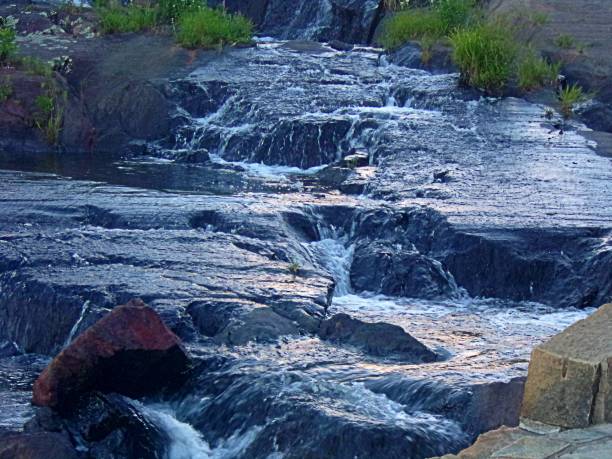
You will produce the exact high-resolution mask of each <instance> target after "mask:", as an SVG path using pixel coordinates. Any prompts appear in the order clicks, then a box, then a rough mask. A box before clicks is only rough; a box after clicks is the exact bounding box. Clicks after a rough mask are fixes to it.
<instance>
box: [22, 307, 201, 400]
mask: <svg viewBox="0 0 612 459" xmlns="http://www.w3.org/2000/svg"><path fill="white" fill-rule="evenodd" d="M188 368H189V358H188V356H187V354H186V352H185V350H184V348H183V346H182V344H181V342H180V340H179V338H178V337H177V336H176V335H174V333H172V332H171V331H170V330H169V329H168V328H167V327H166V325H164V323H163V322H162V320H161V319H160V318H159V316H158V315H157V313H156V312H155V311H154V310H153V309H151V308H149V307H148V306H146V305H145V304H144V303H143V302H142V301H141V300H132V301H130V302H129V303H128V304H126V305H124V306H118V307H116V308H115V309H113V310H112V311H111V312H110V313H109V314H108V315H107V316H105V317H104V318H102V319H101V320H99V321H98V322H97V323H95V324H94V325H93V326H92V327H91V328H89V329H88V330H86V331H85V332H84V333H83V334H82V335H80V336H79V337H78V338H77V339H76V340H75V341H74V342H72V344H70V346H68V347H67V348H66V349H64V350H63V351H62V352H61V353H60V354H59V355H58V356H57V357H55V359H53V361H52V362H51V363H50V364H49V366H48V367H47V368H46V369H45V370H44V371H43V372H42V374H41V375H40V376H39V377H38V379H37V380H36V382H35V383H34V396H33V401H32V402H33V403H34V404H35V405H38V406H48V407H51V408H53V409H56V410H59V411H63V410H64V409H68V408H70V407H71V406H72V405H73V404H74V403H75V402H77V401H78V399H79V397H80V396H81V395H83V394H85V393H87V392H90V391H93V390H99V391H102V392H118V393H120V394H124V395H128V396H130V397H138V396H142V395H145V394H148V393H151V392H154V391H156V390H159V389H161V388H163V387H166V386H169V385H174V384H177V383H180V382H182V381H183V378H184V376H185V375H186V373H187V370H188Z"/></svg>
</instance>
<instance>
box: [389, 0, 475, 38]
mask: <svg viewBox="0 0 612 459" xmlns="http://www.w3.org/2000/svg"><path fill="white" fill-rule="evenodd" d="M474 6H475V1H474V0H439V1H438V2H437V3H436V4H435V5H434V6H433V7H431V8H409V9H406V10H403V11H399V12H398V13H396V14H395V15H393V16H392V17H391V18H390V19H389V20H387V21H386V22H385V24H384V26H383V31H382V33H381V36H380V39H379V41H380V44H381V45H383V46H384V47H385V48H387V49H394V48H397V47H399V46H401V45H403V44H404V43H406V42H407V41H410V40H420V39H422V38H423V37H430V38H442V37H445V36H448V35H449V34H451V33H452V32H454V31H455V30H457V29H460V28H463V27H465V26H466V25H467V24H469V23H470V22H471V20H472V18H473V16H474V13H475V8H474Z"/></svg>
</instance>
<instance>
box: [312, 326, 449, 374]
mask: <svg viewBox="0 0 612 459" xmlns="http://www.w3.org/2000/svg"><path fill="white" fill-rule="evenodd" d="M318 334H319V336H320V337H321V339H324V340H328V341H331V342H335V343H341V344H348V345H352V346H356V347H358V348H361V349H364V350H365V351H366V352H367V353H368V354H371V355H376V356H381V357H390V358H396V359H401V360H403V361H405V362H414V363H423V362H433V361H435V360H437V358H438V356H437V355H436V354H435V353H434V352H432V351H431V350H430V349H428V348H427V347H425V346H423V345H422V344H421V343H419V342H418V341H417V340H416V339H414V338H413V337H412V336H410V335H409V334H408V333H406V332H405V331H404V330H403V329H402V328H401V327H398V326H396V325H389V324H385V323H373V324H368V323H365V322H362V321H360V320H357V319H353V318H351V317H350V316H349V315H348V314H336V315H334V316H333V317H331V318H329V319H326V320H324V321H323V322H321V326H320V328H319V332H318Z"/></svg>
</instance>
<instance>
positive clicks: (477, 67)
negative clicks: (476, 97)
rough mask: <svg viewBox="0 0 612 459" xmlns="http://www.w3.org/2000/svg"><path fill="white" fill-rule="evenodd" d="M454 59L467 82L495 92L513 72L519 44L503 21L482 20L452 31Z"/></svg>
mask: <svg viewBox="0 0 612 459" xmlns="http://www.w3.org/2000/svg"><path fill="white" fill-rule="evenodd" d="M450 39H451V43H452V45H453V59H454V61H455V62H456V64H457V65H458V66H459V68H460V70H461V75H462V80H463V82H464V83H466V84H468V85H470V86H474V87H476V88H479V89H483V90H485V91H487V92H489V93H496V92H498V91H500V90H501V89H503V87H504V86H505V85H506V83H507V81H508V80H509V78H510V76H511V75H512V72H513V65H514V62H515V58H516V56H517V46H516V44H515V43H514V41H513V39H512V35H511V34H510V33H509V31H508V30H506V29H504V27H501V26H500V24H480V25H477V26H474V27H472V28H469V29H462V30H457V31H456V32H455V33H454V34H453V35H451V38H450Z"/></svg>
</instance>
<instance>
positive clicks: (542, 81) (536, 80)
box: [517, 49, 561, 91]
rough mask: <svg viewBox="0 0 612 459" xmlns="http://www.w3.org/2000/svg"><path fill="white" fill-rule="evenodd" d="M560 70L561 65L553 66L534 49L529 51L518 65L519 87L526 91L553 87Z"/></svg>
mask: <svg viewBox="0 0 612 459" xmlns="http://www.w3.org/2000/svg"><path fill="white" fill-rule="evenodd" d="M560 69H561V65H560V64H559V63H556V64H551V63H550V62H548V61H547V60H546V59H544V58H543V57H541V56H539V55H538V54H537V53H536V52H535V51H534V50H533V49H529V50H528V51H527V53H525V55H524V56H523V57H522V59H521V60H520V62H519V64H518V70H517V76H518V85H519V87H520V88H521V89H522V90H524V91H530V90H532V89H537V88H540V87H544V86H549V85H553V84H554V83H555V82H556V80H557V76H558V75H559V71H560Z"/></svg>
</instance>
